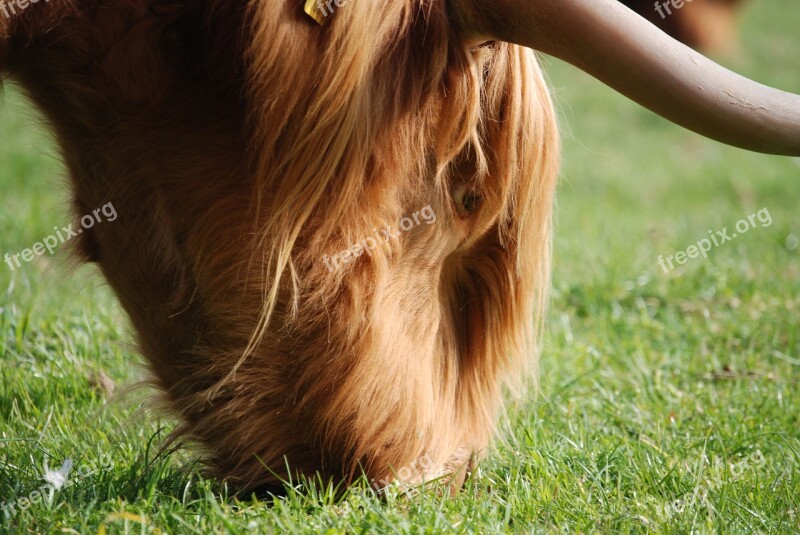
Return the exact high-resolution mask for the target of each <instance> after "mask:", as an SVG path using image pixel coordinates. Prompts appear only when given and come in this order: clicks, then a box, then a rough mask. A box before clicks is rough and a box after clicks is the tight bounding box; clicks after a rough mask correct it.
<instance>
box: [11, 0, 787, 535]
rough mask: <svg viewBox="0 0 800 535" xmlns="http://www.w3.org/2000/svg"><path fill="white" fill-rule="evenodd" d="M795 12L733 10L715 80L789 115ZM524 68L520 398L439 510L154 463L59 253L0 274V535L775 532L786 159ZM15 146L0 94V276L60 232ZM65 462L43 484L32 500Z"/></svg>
mask: <svg viewBox="0 0 800 535" xmlns="http://www.w3.org/2000/svg"><path fill="white" fill-rule="evenodd" d="M795 1H796V0H780V1H778V0H773V1H770V2H768V1H767V0H758V1H753V2H751V3H750V4H748V6H747V9H746V17H745V24H744V28H743V30H744V42H745V46H744V50H743V52H742V53H741V54H740V55H738V56H737V57H735V58H734V59H732V60H730V61H728V62H727V65H728V66H729V67H731V68H733V69H734V70H736V71H738V72H741V73H742V74H745V75H747V76H750V77H752V78H755V79H757V80H759V81H761V82H763V83H767V84H770V85H774V86H777V87H781V88H783V89H786V90H790V91H793V92H797V93H800V61H799V60H798V58H800V38H799V37H798V34H797V28H798V27H800V10H798V9H797V6H796V5H795ZM544 62H545V65H546V70H547V71H548V77H549V79H550V81H551V83H552V85H553V87H554V96H555V99H556V102H557V105H558V108H559V114H560V116H561V127H562V133H563V136H564V166H563V171H562V177H561V185H560V188H559V202H558V210H557V231H556V240H555V270H554V281H553V286H554V292H553V299H552V305H551V311H550V317H549V322H548V329H547V336H546V339H545V341H544V347H543V356H542V362H541V381H540V391H539V393H538V394H536V393H534V392H531V393H530V394H529V396H527V399H525V400H522V401H520V402H518V403H515V404H513V405H512V406H511V410H510V412H509V415H508V417H507V418H506V419H505V420H504V421H503V424H502V431H501V433H500V436H499V438H498V440H497V442H496V444H495V446H494V448H493V449H492V450H491V451H489V452H487V457H486V459H485V461H484V462H482V464H481V465H480V469H479V470H478V471H477V473H476V474H474V477H473V478H472V479H471V480H470V481H469V483H468V485H467V487H466V488H465V490H464V491H463V492H462V493H461V494H460V495H458V496H457V497H455V498H453V499H446V498H442V497H441V495H440V493H437V492H435V490H430V489H423V492H422V494H421V495H419V496H416V497H413V498H409V497H407V496H403V495H397V494H396V493H389V495H387V496H386V497H385V498H384V499H376V498H375V497H374V496H372V495H370V494H369V493H368V492H366V491H365V489H366V487H365V486H364V485H362V486H360V487H357V488H356V489H355V490H354V491H353V492H351V493H350V494H348V495H347V496H346V497H345V498H344V499H342V500H336V499H334V498H333V494H332V492H330V489H314V488H312V489H311V490H304V491H294V490H291V489H290V491H289V495H288V497H286V498H283V499H275V500H272V501H268V502H263V501H261V502H259V501H255V500H244V501H242V499H241V498H236V497H233V496H231V495H230V493H228V492H227V490H226V489H225V488H224V487H220V486H219V485H218V484H216V483H215V482H214V481H211V480H208V479H205V478H204V477H203V476H202V472H201V468H200V467H199V465H198V464H197V463H196V462H195V461H194V457H193V455H192V451H191V449H181V450H178V451H174V452H171V453H170V454H163V455H157V453H158V451H159V446H160V444H161V443H162V442H163V440H164V438H165V437H166V435H167V434H168V433H169V431H170V430H171V429H172V428H173V426H174V422H172V421H170V420H165V419H163V418H159V415H158V413H157V412H155V411H153V410H152V409H150V408H149V407H148V400H149V399H150V396H151V392H150V391H148V389H147V388H145V387H143V388H137V383H138V381H140V380H141V378H142V377H143V376H144V371H143V367H142V360H141V358H140V357H139V356H138V355H137V354H136V353H135V351H133V349H132V344H131V340H132V338H131V336H130V332H129V330H128V326H127V324H126V320H125V316H124V314H123V313H122V311H121V310H120V308H119V306H118V305H117V303H116V301H115V299H114V297H113V295H112V293H111V292H110V291H109V289H108V288H107V287H106V286H105V284H104V282H103V281H102V279H101V278H100V277H99V275H98V274H97V272H96V270H95V269H94V268H92V267H91V266H75V265H72V264H70V262H69V260H68V256H69V255H68V254H66V252H65V251H61V252H60V254H56V255H55V257H52V258H50V257H47V256H44V257H39V258H38V259H37V261H35V262H32V263H29V264H25V265H23V266H22V267H20V268H18V269H16V270H15V271H13V272H12V270H10V269H9V268H8V267H7V266H6V265H5V264H3V265H2V266H0V291H2V296H0V351H1V352H2V354H1V355H0V533H5V532H18V533H76V532H78V533H102V532H106V533H127V532H130V533H203V534H204V533H224V532H232V533H239V532H242V533H245V532H254V533H263V532H277V533H283V532H297V533H395V532H398V533H451V532H460V533H480V534H482V533H498V532H499V533H504V532H513V533H519V532H560V531H563V532H569V533H573V532H583V533H589V532H598V533H627V532H645V531H653V532H676V533H688V532H697V531H699V532H722V533H749V532H757V533H791V532H800V385H798V378H800V329H799V328H798V327H799V326H800V321H799V320H798V318H800V213H799V212H798V207H800V160H797V159H791V158H780V157H769V156H763V155H756V154H751V153H747V152H744V151H739V150H736V149H732V148H727V147H725V146H722V145H719V144H717V143H714V142H711V141H706V140H703V139H702V138H700V137H698V136H696V135H694V134H691V133H689V132H686V131H684V130H681V129H680V128H678V127H675V126H672V125H670V124H668V123H666V122H665V121H663V120H661V119H659V118H657V117H656V116H654V115H652V114H651V113H649V112H646V111H644V110H642V109H640V108H638V107H637V106H636V105H634V104H632V103H630V102H628V101H627V100H625V99H624V98H622V97H620V96H618V95H616V94H615V93H614V92H612V91H611V90H609V89H607V88H605V87H604V86H602V85H600V84H599V83H598V82H595V81H594V80H592V79H591V78H589V77H587V76H586V75H583V74H582V73H580V72H578V71H576V70H575V69H573V68H571V67H569V66H566V65H564V64H562V63H560V62H558V61H555V60H551V59H545V60H544ZM38 124H39V121H38V119H37V118H36V115H35V114H34V113H33V112H31V110H30V109H29V107H28V105H27V104H26V103H25V101H24V99H23V98H22V97H21V96H20V95H19V94H18V93H17V92H16V91H15V89H14V88H13V86H7V87H6V90H5V92H4V96H3V103H2V105H1V106H0V197H2V199H3V204H2V208H0V254H5V253H6V252H9V253H14V252H18V251H21V250H22V249H24V248H27V247H30V246H31V245H32V244H33V243H35V242H37V241H39V240H41V239H42V237H43V236H46V235H48V234H50V233H51V232H53V230H52V229H53V227H55V226H64V225H66V224H67V223H69V222H70V221H71V219H70V217H69V215H68V213H69V212H68V205H69V200H70V197H69V191H68V189H67V187H66V185H65V182H64V180H63V170H62V167H61V165H60V163H59V157H58V154H57V151H56V149H55V148H54V146H53V143H52V140H51V139H50V137H48V135H47V134H46V133H44V131H43V129H42V128H41V127H40V126H39V125H38ZM748 216H754V217H751V218H750V219H748ZM741 221H744V223H741ZM737 223H738V224H739V229H738V230H739V232H737V229H736V226H737ZM745 227H746V230H744V229H745ZM709 231H711V232H709ZM718 231H719V233H718ZM722 234H727V235H728V237H730V238H731V239H730V240H729V241H727V242H726V243H724V244H722V243H721V244H720V245H719V246H718V247H710V248H709V249H710V250H708V252H707V253H706V254H707V258H704V257H703V256H699V257H698V258H688V256H697V254H693V253H696V252H697V250H699V247H697V249H694V248H693V247H692V246H697V245H698V243H701V244H704V243H706V242H703V241H702V240H704V239H712V238H713V239H717V238H718V237H719V236H721V235H722ZM733 234H736V235H737V237H736V238H732V235H733ZM723 239H724V238H721V237H720V238H719V239H718V241H722V240H723ZM701 246H703V245H701ZM684 254H685V255H686V256H683V255H684ZM668 257H669V258H670V259H671V260H672V261H673V266H674V267H675V269H669V265H668V260H667V259H668ZM660 258H661V260H662V262H663V263H664V265H665V266H666V267H667V269H664V268H662V266H661V265H660V263H659V259H660ZM679 260H683V261H684V262H682V263H681V264H680V265H679V263H678V262H679ZM112 389H113V391H114V392H113V394H112ZM66 459H72V462H73V465H74V466H73V470H72V472H71V473H70V475H69V479H68V482H67V484H66V486H65V487H64V488H62V489H61V490H60V491H56V492H55V493H54V494H52V495H51V494H50V493H48V492H44V493H43V492H40V491H39V489H40V488H41V487H42V486H43V484H44V483H45V481H44V479H43V475H44V471H45V463H47V465H48V466H49V469H50V470H51V471H52V470H56V469H57V468H59V467H61V465H62V463H63V462H64V461H65V460H66Z"/></svg>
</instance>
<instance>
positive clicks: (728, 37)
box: [620, 0, 742, 54]
mask: <svg viewBox="0 0 800 535" xmlns="http://www.w3.org/2000/svg"><path fill="white" fill-rule="evenodd" d="M620 1H621V2H622V3H623V4H625V5H626V6H628V7H629V8H631V9H633V10H634V11H636V12H637V13H639V14H640V15H642V16H643V17H644V18H646V19H647V20H649V21H650V22H652V23H653V24H655V25H656V26H658V27H659V28H661V29H662V30H664V31H665V32H667V33H668V34H669V35H671V36H672V37H674V38H675V39H678V40H679V41H682V42H684V43H686V44H687V45H689V46H691V47H693V48H696V49H697V50H702V51H706V52H711V53H717V54H724V53H726V52H731V51H732V50H733V49H735V48H736V44H737V28H736V25H737V22H738V20H737V19H738V17H737V16H738V12H739V8H740V5H741V3H742V0H680V1H679V0H674V1H673V0H657V1H655V0H620Z"/></svg>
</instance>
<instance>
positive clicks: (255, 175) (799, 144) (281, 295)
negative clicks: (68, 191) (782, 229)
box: [0, 0, 800, 488]
mask: <svg viewBox="0 0 800 535" xmlns="http://www.w3.org/2000/svg"><path fill="white" fill-rule="evenodd" d="M328 5H330V4H328ZM303 8H304V5H303V2H302V0H250V1H249V2H243V3H233V4H232V3H229V2H224V1H223V0H204V1H201V0H193V1H189V0H158V1H155V0H149V1H139V2H131V1H128V0H95V1H86V2H80V3H77V2H76V3H70V2H66V1H65V2H52V3H48V4H45V3H39V4H30V5H29V7H28V8H27V9H26V10H25V11H23V12H21V13H18V14H16V15H15V16H14V17H12V18H10V19H3V18H0V67H2V70H3V72H4V73H5V74H7V75H8V76H9V77H11V78H13V79H15V80H16V81H18V82H19V83H20V85H21V86H22V87H23V88H24V90H25V91H26V92H27V93H28V94H29V95H30V97H31V99H32V100H33V101H34V102H35V103H36V104H37V105H38V107H39V108H40V109H41V110H42V111H43V112H44V114H45V116H46V117H47V119H48V121H49V122H50V124H51V125H52V128H53V130H54V132H55V133H56V136H57V138H58V141H59V144H60V146H61V148H62V150H63V154H64V160H65V162H66V165H67V168H68V170H69V175H70V180H71V183H72V186H73V189H74V192H75V205H76V212H77V213H78V214H85V213H89V212H90V211H91V209H92V208H95V207H98V206H102V205H104V204H105V203H107V202H113V204H114V207H115V208H116V211H117V213H118V218H117V220H116V221H115V222H114V223H113V224H112V223H110V224H106V225H100V226H97V227H94V228H93V229H92V230H91V231H90V232H85V233H84V234H83V235H82V237H81V239H82V247H81V250H82V254H83V257H84V258H85V259H86V260H91V261H95V262H98V263H99V265H100V268H101V269H102V272H103V274H104V275H105V277H106V278H107V279H108V281H109V283H110V285H111V286H112V287H113V289H114V290H115V292H116V293H117V295H118V296H119V299H120V301H121V302H122V304H123V306H124V307H125V309H126V310H127V312H128V314H129V315H130V318H131V321H132V324H133V326H134V328H135V330H136V334H137V339H138V341H139V345H140V348H141V352H142V354H143V355H144V356H145V357H146V359H147V361H148V362H149V364H150V368H151V370H152V372H153V376H154V382H155V384H156V385H157V387H158V388H159V389H160V390H161V391H162V392H163V393H164V403H165V405H166V406H167V407H168V408H169V409H170V410H172V411H173V412H174V413H175V414H176V415H177V417H178V418H179V420H180V421H181V422H182V426H181V428H180V429H179V430H178V433H179V434H185V435H187V436H189V437H191V438H193V439H194V440H196V441H197V442H198V443H199V444H200V445H201V446H202V448H203V450H204V451H205V452H206V454H207V462H208V466H209V467H210V469H211V470H212V472H213V473H214V474H215V475H217V476H218V477H220V478H224V479H227V480H229V481H230V482H231V483H233V484H234V485H236V486H237V487H239V488H250V487H253V486H256V485H262V484H272V483H275V482H277V481H278V480H279V478H285V477H287V476H289V475H295V474H297V473H302V474H307V475H313V474H314V473H317V472H318V473H320V474H321V475H322V476H323V477H325V478H332V479H335V480H345V481H351V480H352V479H353V478H355V477H357V476H359V475H360V474H361V472H362V471H363V473H365V474H366V476H367V477H368V478H369V479H370V481H373V482H376V481H383V482H386V481H391V480H392V478H393V477H394V474H395V473H396V472H397V471H401V470H402V469H403V468H406V469H408V467H412V468H411V469H410V471H411V472H413V473H410V474H409V473H408V472H409V470H406V473H407V474H408V478H407V479H408V480H409V482H419V481H422V480H429V479H431V478H434V477H437V476H448V477H450V478H452V482H453V485H454V486H458V485H459V484H460V482H461V481H462V480H463V477H464V474H465V471H466V470H467V469H468V467H469V466H470V464H471V463H472V462H474V460H475V459H476V458H477V457H478V456H480V454H481V453H482V452H483V451H484V450H485V449H486V447H487V445H488V443H489V441H490V438H491V436H492V434H493V432H494V424H495V420H496V418H497V416H498V412H499V411H500V410H501V405H502V394H503V389H504V387H506V386H508V385H510V384H515V383H516V384H519V383H521V382H523V381H521V378H523V377H525V376H526V375H527V370H528V369H530V368H534V367H535V362H536V358H535V357H536V340H537V333H538V331H539V327H540V325H541V320H542V316H543V311H544V307H545V301H546V295H547V287H548V279H549V270H550V252H549V250H550V235H551V224H550V218H551V206H552V202H553V191H554V184H555V177H556V168H557V158H558V137H557V130H556V124H555V121H554V114H553V107H552V105H551V103H550V100H549V96H548V91H547V88H546V87H545V84H544V82H543V80H542V76H541V72H540V70H539V67H538V65H537V62H536V59H535V56H534V55H533V53H532V52H531V51H530V50H529V49H528V48H524V47H530V48H538V49H540V50H543V51H545V52H548V53H551V54H554V55H558V56H559V57H562V58H563V59H566V60H567V61H571V62H572V63H575V64H577V65H579V66H580V67H581V68H583V69H584V70H587V71H588V72H590V73H592V74H593V75H595V76H597V77H598V78H600V79H602V80H605V81H606V82H607V83H609V84H611V85H613V86H615V87H617V88H618V89H619V90H620V91H622V92H624V93H626V94H628V95H629V96H631V97H632V98H635V99H637V100H638V101H640V102H642V103H643V104H645V105H647V106H648V107H650V108H652V109H654V110H655V111H657V112H659V113H661V114H663V115H665V116H667V117H669V118H671V119H672V120H675V121H677V122H679V123H680V124H683V125H684V126H687V127H689V128H692V129H694V130H696V131H699V132H701V133H703V134H705V135H709V136H712V137H715V138H717V139H720V140H722V141H725V142H728V143H732V144H737V145H740V146H743V147H746V148H750V149H754V150H762V151H766V152H777V153H800V141H798V140H800V135H799V134H798V133H800V114H798V111H797V110H798V109H800V106H798V105H797V104H798V99H797V98H796V97H794V96H792V95H788V94H785V93H781V92H779V91H775V90H770V89H768V88H764V87H762V86H758V85H756V84H753V83H752V82H749V81H746V80H745V79H741V78H737V77H735V75H733V74H731V73H729V72H728V71H725V70H724V69H722V68H721V67H718V66H716V65H715V64H713V63H711V62H710V61H708V60H706V59H705V58H702V57H701V56H699V55H697V54H695V53H693V52H692V51H690V50H687V49H685V47H683V46H682V45H679V44H677V43H675V42H673V41H672V40H669V39H668V38H666V37H665V36H663V35H661V34H657V33H654V32H653V28H652V26H650V25H649V24H647V23H646V22H644V21H642V20H641V19H639V18H638V17H636V16H635V15H634V14H633V13H631V12H630V11H628V10H624V9H622V8H621V7H620V6H619V5H618V4H616V3H615V2H614V1H612V0H560V1H559V2H552V0H505V1H502V2H492V3H489V2H486V3H485V4H484V3H483V2H481V1H480V0H453V1H451V2H448V3H446V2H444V1H443V0H432V1H421V0H387V1H385V2H374V1H362V0H350V1H349V2H347V3H346V4H344V5H342V6H341V7H338V8H337V9H336V10H335V11H333V12H330V13H328V14H327V15H325V16H324V18H321V17H320V16H319V13H317V18H319V19H320V20H321V21H322V22H323V24H322V25H319V24H317V23H316V22H314V21H313V20H312V19H311V18H310V17H308V16H307V15H306V14H305V13H304V10H303ZM509 43H518V44H509ZM620 43H624V45H625V46H620ZM519 45H523V46H519ZM650 47H652V48H654V49H656V51H655V52H654V51H652V50H650ZM665 58H666V59H665ZM667 60H669V61H667ZM632 63H633V64H637V65H639V66H640V67H641V68H639V69H633V72H631V69H630V65H631V64H632ZM685 79H691V80H692V82H693V83H692V84H687V83H686V82H685V81H684V80H685ZM699 81H702V82H703V84H702V85H703V86H704V89H703V90H702V91H701V90H700V89H697V87H698V84H699ZM734 94H735V95H736V97H737V98H741V99H742V101H746V102H748V103H751V107H747V108H745V107H742V106H735V105H732V104H731V103H730V102H731V100H732V99H733V96H732V95H734ZM426 214H428V215H430V214H435V223H433V222H432V221H433V219H434V217H433V216H431V217H428V215H426ZM404 216H407V217H408V218H409V219H408V220H409V221H411V220H413V221H414V222H415V224H414V225H406V224H405V222H404V221H405V220H404V219H402V218H403V217H404ZM420 218H423V219H424V221H423V220H421V219H420ZM398 221H401V226H402V227H403V230H404V231H405V232H402V233H399V234H396V235H393V237H392V239H389V240H385V241H384V242H383V243H381V244H380V246H378V247H373V248H371V250H370V251H369V254H364V250H363V246H359V244H367V243H368V242H367V240H366V239H367V237H376V236H381V235H382V231H380V230H379V229H382V228H383V227H384V225H387V224H389V225H396V224H397V223H396V222H398ZM428 223H431V224H428ZM406 227H408V228H406ZM393 230H394V229H393ZM390 234H392V233H391V232H390ZM340 251H345V252H343V253H339V252H340ZM359 252H360V253H362V254H359ZM331 259H334V260H333V261H331ZM423 457H424V458H425V459H426V462H425V463H418V462H417V461H418V460H419V459H421V458H423ZM287 465H288V466H289V467H290V468H289V471H288V472H287V469H286V466H287ZM420 466H421V467H420ZM381 484H383V483H381Z"/></svg>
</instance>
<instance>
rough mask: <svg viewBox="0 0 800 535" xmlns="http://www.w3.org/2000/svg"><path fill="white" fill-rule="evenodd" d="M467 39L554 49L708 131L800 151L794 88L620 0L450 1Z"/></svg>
mask: <svg viewBox="0 0 800 535" xmlns="http://www.w3.org/2000/svg"><path fill="white" fill-rule="evenodd" d="M451 9H453V10H454V12H453V13H452V17H453V19H454V21H455V23H456V24H458V25H459V26H460V27H461V28H462V33H463V35H464V36H465V39H471V40H501V41H507V42H510V43H516V44H519V45H524V46H527V47H530V48H533V49H536V50H540V51H542V52H545V53H547V54H550V55H553V56H556V57H558V58H561V59H563V60H564V61H567V62H569V63H571V64H573V65H575V66H576V67H578V68H580V69H582V70H584V71H586V72H587V73H589V74H591V75H592V76H594V77H595V78H597V79H599V80H601V81H602V82H604V83H606V84H608V85H609V86H611V87H612V88H614V89H616V90H617V91H619V92H620V93H622V94H624V95H626V96H627V97H628V98H630V99H632V100H635V101H636V102H638V103H639V104H641V105H642V106H644V107H646V108H648V109H650V110H652V111H654V112H656V113H658V114H659V115H662V116H663V117H665V118H667V119H669V120H670V121H672V122H674V123H677V124H679V125H681V126H684V127H686V128H688V129H690V130H693V131H695V132H697V133H699V134H702V135H704V136H706V137H709V138H712V139H716V140H718V141H721V142H723V143H728V144H730V145H735V146H738V147H742V148H745V149H749V150H754V151H758V152H765V153H772V154H786V155H795V156H796V155H800V96H797V95H793V94H790V93H785V92H783V91H779V90H776V89H772V88H770V87H765V86H763V85H760V84H758V83H756V82H753V81H751V80H748V79H747V78H744V77H742V76H739V75H737V74H734V73H732V72H731V71H729V70H727V69H725V68H723V67H721V66H719V65H717V64H716V63H714V62H713V61H711V60H709V59H707V58H706V57H704V56H702V55H700V54H699V53H697V52H695V51H694V50H692V49H690V48H689V47H687V46H686V45H683V44H681V43H679V42H678V41H676V40H674V39H672V38H671V37H669V36H668V35H667V34H665V33H664V32H662V31H661V30H659V29H658V28H656V27H655V26H653V25H652V24H651V23H649V22H647V21H646V20H644V19H643V18H641V17H639V16H638V15H637V14H636V13H634V12H633V11H631V10H630V9H628V8H627V7H625V6H623V5H622V4H620V3H619V2H618V1H617V0H557V1H555V0H452V4H451Z"/></svg>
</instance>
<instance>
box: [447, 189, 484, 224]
mask: <svg viewBox="0 0 800 535" xmlns="http://www.w3.org/2000/svg"><path fill="white" fill-rule="evenodd" d="M453 202H454V203H455V206H456V211H457V212H458V215H459V216H461V217H469V216H471V215H472V214H473V213H475V211H477V210H478V208H480V206H481V196H480V195H479V194H478V192H476V191H474V190H472V189H470V188H468V187H467V186H460V187H459V188H457V189H456V190H455V192H454V194H453Z"/></svg>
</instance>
